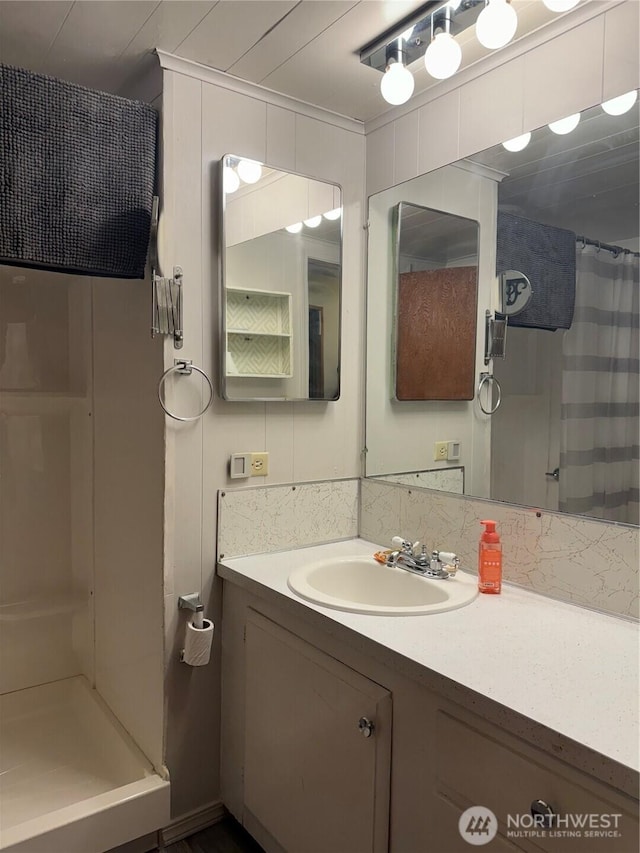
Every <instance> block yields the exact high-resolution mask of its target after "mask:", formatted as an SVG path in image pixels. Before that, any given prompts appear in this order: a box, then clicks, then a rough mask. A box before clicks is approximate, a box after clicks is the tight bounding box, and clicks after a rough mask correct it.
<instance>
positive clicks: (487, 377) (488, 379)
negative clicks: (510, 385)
mask: <svg viewBox="0 0 640 853" xmlns="http://www.w3.org/2000/svg"><path fill="white" fill-rule="evenodd" d="M487 383H489V388H490V389H491V385H492V384H493V385H495V386H496V391H497V392H498V398H497V399H496V403H495V406H493V408H491V406H489V408H488V409H485V407H484V406H483V405H482V396H481V395H482V388H483V386H484V385H485V384H487ZM476 396H477V397H478V405H479V406H480V408H481V410H482V411H483V412H484V414H485V415H493V414H495V413H496V412H497V411H498V409H499V408H500V403H501V402H502V388H501V387H500V383H499V382H498V380H497V379H496V377H495V376H494V375H493V374H492V373H481V374H480V382H478V390H477V392H476Z"/></svg>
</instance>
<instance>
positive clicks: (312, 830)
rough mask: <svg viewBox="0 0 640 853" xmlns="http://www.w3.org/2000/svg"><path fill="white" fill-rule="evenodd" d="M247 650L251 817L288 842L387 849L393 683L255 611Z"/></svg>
mask: <svg viewBox="0 0 640 853" xmlns="http://www.w3.org/2000/svg"><path fill="white" fill-rule="evenodd" d="M244 649H245V691H246V692H245V702H246V705H245V734H244V807H245V818H246V815H247V814H250V815H251V817H252V818H253V819H255V820H257V821H258V822H259V823H260V825H261V826H262V827H263V828H264V829H266V830H267V831H268V832H269V834H270V835H271V836H272V837H273V838H274V839H276V840H277V842H278V844H279V845H280V846H281V847H282V848H283V849H284V850H291V851H302V850H304V851H307V853H327V851H338V850H341V849H342V850H345V851H347V850H349V851H355V850H362V851H371V853H384V851H386V850H387V849H388V825H389V769H390V757H391V694H390V693H389V691H388V690H385V689H384V688H382V687H380V686H379V685H378V684H375V683H374V682H372V681H370V680H369V679H366V678H364V677H363V676H362V675H360V674H358V673H357V672H354V671H353V670H352V669H349V668H348V667H346V666H344V665H343V664H341V663H339V662H338V661H336V660H334V659H333V658H331V657H329V656H328V655H326V654H324V653H323V652H321V651H319V650H317V649H315V648H314V647H313V646H311V645H309V644H308V643H306V642H304V641H303V640H301V639H299V638H298V637H296V636H295V635H294V634H292V633H290V632H289V631H286V630H284V629H283V628H281V627H279V626H278V625H276V624H275V623H274V622H271V621H270V620H268V619H265V618H264V617H263V616H261V615H260V614H258V613H256V612H255V611H253V610H249V611H248V614H247V620H246V625H245V641H244ZM249 822H251V820H250V821H249Z"/></svg>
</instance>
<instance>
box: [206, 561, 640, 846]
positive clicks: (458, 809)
mask: <svg viewBox="0 0 640 853" xmlns="http://www.w3.org/2000/svg"><path fill="white" fill-rule="evenodd" d="M223 576H224V574H223ZM261 593H262V590H261V589H259V588H258V587H256V586H255V585H252V584H246V585H238V584H236V583H234V582H231V581H230V580H229V579H226V580H225V582H224V604H223V626H222V635H223V641H222V642H223V659H222V677H223V684H222V695H223V707H222V740H221V747H222V780H221V781H222V794H223V800H224V803H225V805H226V806H227V808H229V810H230V811H231V812H232V813H233V814H234V815H235V816H236V817H237V818H238V819H239V820H240V821H241V822H242V823H244V825H245V826H246V827H247V829H248V830H249V831H250V832H251V833H252V834H253V835H254V837H255V838H256V839H257V840H258V841H259V842H260V843H261V844H262V846H263V847H264V848H265V849H266V850H267V851H268V853H272V852H273V853H281V851H283V850H284V851H286V852H287V853H312V851H314V853H365V851H371V850H375V851H379V850H389V851H391V853H468V851H469V850H470V849H473V847H472V845H471V844H469V842H468V841H466V840H464V839H463V838H462V836H461V834H460V831H459V828H458V821H459V820H460V817H461V815H462V814H463V812H465V810H466V809H468V808H469V807H471V806H484V807H486V808H488V809H491V810H492V811H493V812H494V813H495V815H496V817H497V821H498V834H497V835H496V836H495V838H493V840H491V841H490V842H489V843H488V844H487V845H486V847H484V849H486V850H487V851H493V852H494V853H508V851H511V853H514V851H517V850H520V851H531V853H533V851H545V853H565V851H566V853H609V851H611V853H637V849H638V848H637V839H638V820H637V812H638V803H637V775H636V774H633V773H632V772H631V771H625V770H623V772H622V773H621V774H620V773H619V771H620V767H619V766H618V765H615V763H614V762H610V761H606V760H605V759H602V757H601V756H599V755H597V754H595V753H593V752H591V751H590V750H588V749H586V748H585V747H581V746H580V745H578V744H576V743H574V742H572V741H569V740H568V739H567V738H566V737H562V736H560V735H557V734H556V733H554V732H552V731H550V730H549V729H546V728H544V727H543V726H540V725H539V724H537V723H535V722H533V721H532V720H528V719H526V718H524V717H523V716H522V715H520V714H515V712H513V711H510V710H509V709H507V708H505V707H504V706H502V705H499V704H498V703H496V702H493V701H492V700H490V699H488V698H487V697H484V696H480V695H479V694H477V693H474V692H472V691H469V690H468V689H467V688H463V687H462V686H461V685H458V684H456V683H454V682H451V681H450V680H449V679H446V678H445V677H443V676H440V675H438V674H437V673H435V672H432V671H428V670H425V671H424V672H423V673H420V672H417V671H416V672H415V673H413V672H412V671H410V669H408V668H407V667H406V662H405V661H404V660H403V659H402V658H399V657H398V658H397V660H395V659H392V658H390V657H389V656H388V655H387V654H386V651H387V650H385V649H382V648H381V647H380V646H378V645H377V644H375V643H373V642H372V641H370V640H368V639H367V638H366V637H364V636H362V635H359V634H355V633H353V632H351V633H349V634H346V633H345V631H346V630H347V629H345V628H344V627H342V626H337V625H336V623H335V622H334V621H333V620H331V619H330V618H328V617H327V616H325V615H323V614H321V613H319V612H318V611H312V610H310V609H308V608H305V606H304V605H302V604H298V603H297V602H293V601H291V600H290V599H284V598H283V597H282V596H278V594H277V593H274V592H271V593H269V592H267V593H266V594H265V595H264V596H263V595H262V594H261ZM407 618H410V617H407ZM436 618H437V617H433V619H434V620H435V619H436ZM426 628H428V629H431V623H429V624H428V625H427V626H426ZM426 628H425V630H426ZM433 629H434V630H435V629H437V625H436V624H435V621H434V623H433ZM454 641H455V638H452V642H454ZM414 676H415V677H414ZM380 685H384V686H383V687H381V686H380ZM391 708H393V722H392V723H391ZM362 716H364V717H367V718H368V719H370V720H371V721H373V722H374V726H375V729H374V735H373V737H372V738H370V739H367V738H364V737H363V736H362V734H361V733H360V731H359V729H358V720H359V718H360V717H362ZM369 741H371V742H369ZM389 751H390V754H391V762H390V768H389ZM614 765H615V766H614ZM274 768H277V772H273V769H274ZM620 780H622V781H620ZM618 782H619V784H618ZM622 789H625V790H622ZM536 800H543V801H545V802H547V803H548V804H549V805H550V806H551V807H552V808H553V810H554V812H555V813H556V815H557V816H558V817H556V821H558V820H559V818H561V819H562V820H561V822H560V825H559V826H556V827H555V828H554V829H555V831H556V832H560V830H565V832H564V834H562V835H558V834H556V835H553V834H552V833H553V831H554V830H551V831H550V832H548V833H542V834H541V833H537V832H536V828H535V827H534V826H533V825H532V817H531V811H530V809H531V806H532V803H533V802H534V801H536ZM509 816H511V823H510V824H509V822H508V817H509ZM571 816H575V817H571ZM591 816H593V817H591ZM387 821H388V823H387ZM576 821H577V822H578V824H582V826H581V827H580V828H579V829H576V826H575V822H576ZM607 824H608V826H607ZM614 824H615V825H614ZM387 826H388V836H387ZM323 833H326V834H323ZM597 833H600V834H597ZM604 833H609V834H604ZM611 833H615V834H611Z"/></svg>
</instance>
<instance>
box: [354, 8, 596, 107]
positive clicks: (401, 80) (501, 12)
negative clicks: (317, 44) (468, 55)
mask: <svg viewBox="0 0 640 853" xmlns="http://www.w3.org/2000/svg"><path fill="white" fill-rule="evenodd" d="M579 2H580V0H544V3H545V5H546V6H547V8H548V9H550V10H551V11H553V12H566V11H568V10H569V9H572V8H573V7H574V6H577V5H578V3H579ZM474 26H475V32H476V37H477V39H478V41H479V42H480V44H481V45H483V47H486V48H488V49H489V50H497V49H498V48H501V47H504V46H505V45H506V44H508V43H509V42H510V41H511V39H512V38H513V37H514V35H515V34H516V30H517V28H518V15H517V14H516V10H515V9H514V7H513V4H512V2H511V0H447V2H444V3H443V2H442V0H430V2H428V3H425V4H424V6H422V7H421V8H420V9H418V10H417V11H415V12H413V13H412V14H411V15H408V16H407V17H406V18H403V19H402V20H401V21H399V22H398V23H397V24H396V26H394V27H391V28H390V29H388V30H387V31H386V32H384V33H382V35H380V36H378V38H376V39H374V40H373V41H371V42H369V44H367V45H365V46H364V47H363V48H362V49H361V51H360V62H362V63H363V65H369V66H370V67H371V68H375V69H376V70H377V71H381V72H382V74H383V75H384V76H383V78H382V83H381V85H380V91H381V93H382V97H383V98H384V99H385V101H387V103H389V104H392V105H394V106H395V105H399V104H404V103H406V102H407V101H408V100H409V98H410V97H411V95H412V94H413V90H414V87H415V81H414V79H413V74H412V73H411V66H412V65H413V63H414V62H416V61H417V60H418V59H421V58H423V57H424V63H425V67H426V69H427V71H428V73H429V74H431V75H432V76H433V77H435V78H436V79H438V80H445V79H446V78H447V77H451V76H452V75H453V74H455V72H456V71H457V70H458V68H459V67H460V65H461V62H462V51H461V48H460V45H459V43H458V42H457V41H456V38H455V36H457V35H459V34H460V33H462V32H464V31H465V30H467V29H469V28H470V27H474Z"/></svg>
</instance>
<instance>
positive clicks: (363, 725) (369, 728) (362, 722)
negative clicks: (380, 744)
mask: <svg viewBox="0 0 640 853" xmlns="http://www.w3.org/2000/svg"><path fill="white" fill-rule="evenodd" d="M358 728H359V729H360V731H361V732H362V735H363V737H371V735H372V734H373V732H374V729H375V725H374V724H373V722H372V721H371V720H370V719H368V717H360V719H359V720H358Z"/></svg>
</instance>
